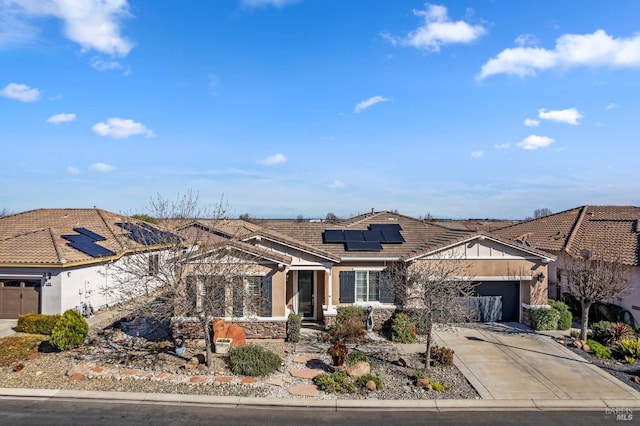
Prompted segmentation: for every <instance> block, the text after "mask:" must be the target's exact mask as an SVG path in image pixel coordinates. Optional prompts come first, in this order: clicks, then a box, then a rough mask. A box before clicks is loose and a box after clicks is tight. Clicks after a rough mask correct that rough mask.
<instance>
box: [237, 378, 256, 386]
mask: <svg viewBox="0 0 640 426" xmlns="http://www.w3.org/2000/svg"><path fill="white" fill-rule="evenodd" d="M257 381H258V380H257V379H254V378H253V377H245V378H244V379H242V381H240V384H242V385H250V384H251V383H256V382H257Z"/></svg>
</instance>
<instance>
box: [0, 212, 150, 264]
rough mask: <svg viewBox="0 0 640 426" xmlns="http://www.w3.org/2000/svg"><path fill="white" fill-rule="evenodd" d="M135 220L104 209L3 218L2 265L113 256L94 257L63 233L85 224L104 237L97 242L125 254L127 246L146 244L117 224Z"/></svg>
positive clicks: (0, 230)
mask: <svg viewBox="0 0 640 426" xmlns="http://www.w3.org/2000/svg"><path fill="white" fill-rule="evenodd" d="M122 221H131V219H129V218H128V217H127V216H124V215H119V214H116V213H112V212H108V211H106V210H101V209H96V208H93V209H37V210H30V211H26V212H22V213H17V214H13V215H10V216H5V217H2V218H0V265H3V266H25V267H29V266H41V265H46V266H70V265H73V264H84V263H100V262H103V261H104V260H105V259H108V258H112V257H113V256H112V257H107V258H105V257H100V258H95V257H92V256H90V255H88V254H86V253H84V252H82V251H80V250H77V249H75V248H73V247H71V246H70V245H69V244H68V241H67V240H66V239H64V238H62V236H63V235H71V234H77V232H76V231H74V228H85V229H88V230H90V231H92V232H95V233H97V234H99V235H101V236H103V237H105V240H104V241H98V242H96V244H98V245H100V246H101V247H104V248H106V249H109V250H111V251H113V252H114V253H116V255H115V257H118V256H121V255H122V254H124V253H125V252H126V251H127V250H132V249H136V248H141V247H144V246H142V245H140V244H137V243H135V242H134V241H133V240H131V239H130V238H128V237H127V234H128V231H126V230H124V229H122V228H120V227H119V226H117V225H116V223H118V222H122Z"/></svg>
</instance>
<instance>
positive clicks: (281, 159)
mask: <svg viewBox="0 0 640 426" xmlns="http://www.w3.org/2000/svg"><path fill="white" fill-rule="evenodd" d="M286 161H287V157H285V156H284V155H283V154H274V155H270V156H268V157H267V158H265V159H264V160H262V164H266V165H267V166H275V165H276V164H282V163H285V162H286Z"/></svg>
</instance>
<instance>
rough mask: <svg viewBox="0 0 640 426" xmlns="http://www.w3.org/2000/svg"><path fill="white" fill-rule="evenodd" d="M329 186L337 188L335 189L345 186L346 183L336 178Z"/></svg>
mask: <svg viewBox="0 0 640 426" xmlns="http://www.w3.org/2000/svg"><path fill="white" fill-rule="evenodd" d="M329 188H335V189H338V188H344V183H342V181H339V180H337V179H336V180H334V181H333V182H331V183H330V184H329Z"/></svg>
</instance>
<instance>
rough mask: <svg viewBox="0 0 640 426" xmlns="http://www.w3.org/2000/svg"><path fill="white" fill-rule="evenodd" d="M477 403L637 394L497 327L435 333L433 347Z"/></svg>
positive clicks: (578, 361)
mask: <svg viewBox="0 0 640 426" xmlns="http://www.w3.org/2000/svg"><path fill="white" fill-rule="evenodd" d="M438 340H439V341H440V342H439V344H444V345H445V346H448V347H450V348H452V349H453V350H454V351H455V363H456V365H457V366H458V368H459V369H460V370H461V371H462V373H463V374H464V375H465V377H466V378H467V380H469V382H470V383H471V384H472V385H473V386H474V387H475V388H476V390H477V391H478V392H479V393H480V396H481V397H482V398H483V399H639V398H640V393H638V392H636V391H635V390H634V389H633V388H631V387H630V386H628V385H626V384H624V383H622V382H621V381H619V380H618V379H616V378H615V377H613V376H611V375H610V374H608V373H606V372H604V371H602V370H601V369H600V368H598V367H596V366H594V365H592V364H589V363H588V362H586V361H585V360H584V359H583V358H581V357H580V356H579V355H577V354H574V353H573V352H572V351H571V350H569V349H567V348H565V347H564V346H562V345H560V344H558V343H556V342H555V341H553V340H552V339H551V338H550V337H548V336H543V335H539V334H535V333H532V332H527V331H523V330H519V329H517V328H512V327H509V326H506V325H502V324H478V325H473V326H470V327H469V328H467V327H462V328H456V329H455V330H453V331H439V332H437V333H436V342H437V341H438Z"/></svg>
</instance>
